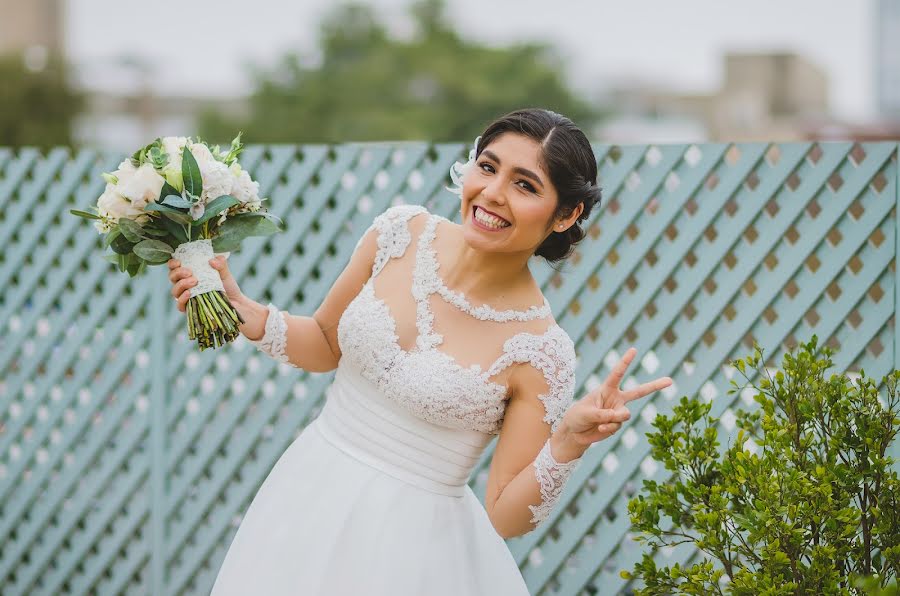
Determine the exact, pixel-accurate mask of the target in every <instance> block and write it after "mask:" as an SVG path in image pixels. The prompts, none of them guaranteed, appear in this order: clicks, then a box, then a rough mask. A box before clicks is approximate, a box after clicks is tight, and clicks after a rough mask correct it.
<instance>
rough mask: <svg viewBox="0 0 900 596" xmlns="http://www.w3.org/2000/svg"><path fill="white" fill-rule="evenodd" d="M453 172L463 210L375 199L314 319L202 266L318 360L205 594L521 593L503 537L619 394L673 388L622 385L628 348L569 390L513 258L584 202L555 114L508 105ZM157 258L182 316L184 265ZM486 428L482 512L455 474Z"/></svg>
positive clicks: (274, 334) (561, 247)
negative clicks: (309, 405)
mask: <svg viewBox="0 0 900 596" xmlns="http://www.w3.org/2000/svg"><path fill="white" fill-rule="evenodd" d="M454 174H457V175H461V182H462V185H461V188H457V191H458V192H459V194H460V197H461V204H460V214H461V223H459V224H456V223H453V222H451V221H449V220H447V219H444V218H443V217H440V216H438V215H435V214H432V213H429V212H428V211H426V209H424V208H423V207H419V206H411V205H402V206H395V207H391V208H389V209H387V210H386V211H385V212H384V213H382V214H380V215H379V216H378V217H376V218H375V221H374V223H373V224H372V225H371V227H370V228H369V229H368V230H367V231H366V232H365V234H364V235H363V236H362V238H360V240H359V242H358V244H357V246H356V249H355V251H354V252H353V255H352V257H351V258H350V261H349V263H348V264H347V266H346V268H345V269H344V271H343V272H342V273H341V274H340V276H339V277H338V278H337V280H336V281H335V283H334V286H333V287H332V288H331V290H330V291H329V293H328V295H327V296H326V297H325V299H324V301H323V302H322V304H321V306H320V307H319V308H318V310H316V312H315V313H314V314H313V315H312V316H298V315H292V314H288V313H286V312H283V311H281V310H279V309H278V308H277V307H276V306H275V305H273V304H271V303H270V304H268V305H265V306H264V305H262V304H260V303H257V302H254V301H253V300H251V299H249V298H247V297H246V296H244V295H243V294H242V293H241V291H240V289H239V287H238V284H237V282H236V281H235V279H234V278H233V277H232V275H231V273H230V272H229V270H228V265H227V261H226V260H225V258H224V257H223V256H218V257H216V258H215V259H212V260H211V261H210V263H211V265H212V266H213V267H214V268H215V269H217V270H218V272H219V274H220V275H221V277H222V281H223V283H224V286H225V291H226V293H227V295H228V298H229V299H230V300H231V302H232V304H234V306H235V308H236V309H237V310H238V311H239V312H240V314H241V316H242V317H243V319H244V321H246V322H245V323H244V324H243V325H242V326H241V328H240V330H241V333H242V334H244V335H245V336H246V337H247V339H249V340H250V341H251V342H252V343H254V344H255V345H256V347H257V348H258V349H259V350H261V351H263V352H265V353H266V354H268V355H270V356H271V357H273V358H275V359H277V360H279V361H281V362H286V363H288V364H290V365H292V366H295V367H298V368H302V369H304V370H307V371H318V372H324V371H331V370H335V369H336V373H335V377H334V382H333V383H332V385H331V386H330V387H329V389H328V391H327V394H326V401H325V406H324V408H323V409H322V412H321V414H320V415H319V416H318V418H316V420H315V421H313V422H312V423H311V424H309V425H308V426H307V427H306V428H305V429H304V430H303V432H302V433H300V435H299V436H298V437H297V438H296V439H295V440H294V442H293V443H291V445H290V446H289V447H288V448H287V450H286V451H285V452H284V454H283V455H282V456H281V457H280V458H279V460H278V461H277V462H276V463H275V465H274V467H273V468H272V470H271V471H270V472H269V475H268V476H267V477H266V479H265V481H264V482H263V484H262V486H261V487H260V489H259V492H258V493H257V494H256V496H255V497H254V499H253V501H252V503H251V504H250V506H249V508H248V509H247V511H246V514H245V515H244V517H243V520H242V522H241V525H240V527H239V528H238V531H237V533H236V534H235V536H234V540H233V542H232V543H231V546H230V548H229V550H228V552H227V554H226V556H225V559H224V561H223V563H222V566H221V568H220V570H219V573H218V576H217V578H216V581H215V585H214V586H213V590H212V593H213V594H215V595H217V596H218V595H226V594H241V595H247V594H265V595H267V596H275V595H282V594H369V595H380V594H383V595H388V594H390V595H392V596H393V595H419V594H430V595H435V594H439V595H448V596H449V595H452V596H459V595H463V594H484V595H491V596H494V595H507V594H514V595H515V594H527V593H528V590H527V588H526V586H525V583H524V581H523V579H522V576H521V573H520V572H519V569H518V567H517V566H516V563H515V561H514V559H513V557H512V555H511V554H510V552H509V550H508V548H507V546H506V543H505V542H504V539H505V538H510V537H513V536H519V535H521V534H525V533H526V532H529V531H531V530H532V529H534V528H535V527H536V526H537V525H538V524H540V523H542V522H543V521H544V520H546V519H547V517H548V515H549V513H550V510H551V509H552V508H553V506H554V504H555V503H556V501H557V500H558V498H559V495H560V492H561V491H562V488H563V485H564V484H565V482H566V480H567V478H568V477H569V475H570V474H571V472H572V470H573V468H574V467H575V466H576V465H577V464H578V462H579V460H580V458H581V456H582V454H583V453H584V452H585V450H586V449H587V448H588V447H589V446H590V445H591V444H592V443H594V442H596V441H600V440H602V439H605V438H607V437H609V436H610V435H612V434H613V433H615V432H616V431H617V430H618V429H619V427H620V426H621V424H622V422H624V421H625V420H627V419H628V418H629V412H628V410H627V409H626V407H625V405H626V404H627V403H628V402H629V401H631V400H634V399H638V398H640V397H643V396H646V395H648V394H650V393H652V392H654V391H658V390H660V389H663V388H665V387H668V386H669V385H670V384H671V383H672V380H671V379H670V378H669V377H662V378H659V379H656V380H654V381H651V382H648V383H644V384H642V385H639V386H638V387H636V388H634V389H632V390H630V391H623V390H621V389H620V388H619V385H620V383H621V381H622V378H623V376H624V374H625V371H626V369H627V368H628V366H629V364H630V363H631V362H632V360H633V359H634V357H635V354H636V350H635V349H634V348H630V349H629V350H628V351H627V352H626V353H625V355H624V356H623V357H622V359H621V361H620V362H619V363H618V364H617V365H616V366H615V368H614V369H613V370H612V372H611V373H610V375H609V377H608V378H607V379H606V381H605V382H604V383H603V384H602V385H601V386H599V387H598V388H597V389H595V390H594V391H592V392H590V393H588V394H587V395H585V396H584V397H583V398H582V399H580V400H578V401H575V402H573V399H572V398H573V393H574V389H575V388H574V379H575V376H574V366H575V350H574V345H573V343H572V340H571V339H570V338H569V336H568V335H567V334H566V332H565V331H563V329H562V328H561V327H560V326H558V325H557V324H556V322H555V320H554V319H553V316H552V314H551V312H550V305H549V304H548V302H547V300H546V299H545V298H544V297H543V295H542V293H541V290H540V287H539V286H538V285H537V283H536V282H535V280H534V277H533V276H532V274H531V272H530V271H529V268H528V261H529V259H530V258H531V257H532V256H533V255H537V256H540V257H544V258H545V259H547V260H548V261H558V260H560V259H563V258H565V257H566V256H567V255H568V254H569V253H570V252H571V249H572V246H573V245H574V244H575V243H576V242H578V241H580V240H581V239H582V238H583V237H584V232H583V230H582V229H581V228H580V222H582V221H583V220H584V219H586V218H587V217H588V215H589V214H590V211H591V208H592V207H593V206H594V205H595V204H596V203H597V202H598V201H599V200H600V188H599V187H598V185H597V162H596V160H595V157H594V154H593V152H592V150H591V146H590V144H589V143H588V140H587V138H586V137H585V135H584V134H583V133H582V132H581V131H580V130H579V129H578V128H577V127H576V126H575V125H574V124H573V123H572V122H571V121H570V120H569V119H567V118H565V117H563V116H560V115H559V114H556V113H554V112H550V111H547V110H541V109H526V110H519V111H516V112H512V113H510V114H507V115H505V116H503V117H501V118H499V119H498V120H496V121H494V122H493V123H491V124H490V125H489V126H488V127H487V129H486V130H485V131H484V133H483V134H482V135H481V137H479V139H478V140H477V141H476V147H475V149H474V150H473V155H471V156H470V162H469V163H468V164H466V165H465V166H463V167H462V168H457V169H455V170H454ZM454 179H455V180H456V179H457V176H456V175H455V176H454ZM169 268H170V274H169V278H170V280H171V281H172V283H173V284H174V286H173V288H172V295H173V296H174V297H175V298H176V300H177V302H178V309H179V310H181V311H184V309H185V305H186V303H187V300H188V298H189V297H190V292H189V288H190V287H192V286H193V285H194V284H195V283H196V279H195V278H194V277H193V276H192V272H191V271H190V270H189V269H187V268H185V267H181V266H180V263H179V262H178V261H175V260H170V261H169ZM494 435H499V438H498V441H497V445H496V450H495V452H494V455H493V459H492V461H491V466H490V472H489V476H488V484H487V489H486V493H485V500H484V507H482V505H481V503H480V502H479V501H478V499H477V498H476V496H475V495H474V493H473V492H472V490H471V489H470V488H469V486H468V485H467V481H468V479H469V474H470V472H471V471H472V469H473V467H474V466H475V465H476V464H477V462H478V459H479V455H480V454H481V452H482V451H483V450H484V448H485V447H486V446H487V444H488V443H489V442H490V440H491V439H492V438H493V436H494Z"/></svg>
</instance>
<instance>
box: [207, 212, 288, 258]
mask: <svg viewBox="0 0 900 596" xmlns="http://www.w3.org/2000/svg"><path fill="white" fill-rule="evenodd" d="M248 216H253V217H248ZM279 231H280V230H279V228H278V226H276V225H275V224H274V223H273V222H272V221H271V220H270V219H268V218H266V217H262V216H258V215H257V214H255V213H242V214H241V215H240V217H239V216H235V217H232V218H230V219H227V220H225V223H224V224H222V226H221V227H220V228H219V235H218V236H216V237H215V238H213V241H212V245H213V250H214V251H216V252H230V251H233V250H237V249H238V248H239V247H240V245H241V241H242V240H243V239H244V238H247V237H249V236H270V235H272V234H275V233H276V232H279Z"/></svg>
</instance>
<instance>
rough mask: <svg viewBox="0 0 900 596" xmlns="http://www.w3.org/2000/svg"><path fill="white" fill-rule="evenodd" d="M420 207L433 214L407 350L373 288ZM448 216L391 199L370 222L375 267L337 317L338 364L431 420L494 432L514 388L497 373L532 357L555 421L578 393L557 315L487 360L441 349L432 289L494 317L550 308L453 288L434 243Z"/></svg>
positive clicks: (480, 315)
mask: <svg viewBox="0 0 900 596" xmlns="http://www.w3.org/2000/svg"><path fill="white" fill-rule="evenodd" d="M419 214H427V219H426V221H425V225H424V228H423V230H422V232H421V233H420V236H419V239H418V242H417V243H416V255H415V261H414V266H413V272H412V286H411V288H410V292H411V294H412V296H413V298H414V299H415V305H416V327H417V330H418V335H417V337H416V342H415V345H414V346H413V347H412V348H411V349H409V350H404V349H403V348H401V346H400V343H399V342H398V335H397V330H396V322H395V320H394V318H393V316H392V314H391V311H390V308H389V307H388V306H387V304H386V303H385V302H384V301H383V300H381V299H380V298H379V297H378V296H377V295H376V293H375V287H374V280H375V279H376V277H377V276H378V275H379V273H380V272H381V271H382V270H383V269H384V267H385V266H386V265H387V264H388V263H389V261H390V260H391V259H396V258H399V257H402V256H403V255H404V253H405V252H406V249H407V247H408V246H409V244H410V242H411V239H412V238H411V233H410V227H409V221H410V219H412V218H413V217H414V216H416V215H419ZM442 219H443V218H441V217H440V216H438V215H434V214H430V213H428V212H427V211H426V210H425V209H424V208H423V207H419V206H412V205H403V206H396V207H391V208H390V209H388V210H387V211H385V212H384V213H382V214H381V215H379V216H378V217H376V219H375V221H374V222H373V224H372V227H371V228H370V230H372V229H374V230H375V232H376V233H377V240H376V241H377V246H378V248H377V251H376V256H375V262H374V264H373V267H372V275H371V277H370V278H369V280H368V281H367V282H366V283H365V285H364V286H363V288H362V290H361V291H360V292H359V294H358V295H357V296H356V297H355V298H354V299H353V300H352V301H351V302H350V304H349V305H348V306H347V308H346V309H345V311H344V313H343V315H342V316H341V319H340V321H339V323H338V330H337V331H338V341H339V344H340V348H341V352H342V357H341V365H340V366H341V367H344V366H350V367H353V368H354V369H356V371H357V372H358V373H359V374H360V375H361V376H362V377H364V378H366V379H368V380H369V381H371V382H372V383H373V384H374V385H375V386H377V387H378V389H379V390H380V391H381V393H382V394H383V396H384V397H385V398H387V399H389V400H391V401H392V402H394V403H395V404H397V405H399V406H401V407H403V408H405V409H406V410H408V411H409V412H411V413H412V414H413V415H415V416H417V417H419V418H421V419H423V420H425V421H427V422H431V423H434V424H438V425H441V426H446V427H449V428H455V429H461V430H472V431H480V432H483V433H491V434H495V433H497V432H499V430H500V427H501V425H502V422H503V415H504V411H505V408H506V403H507V402H506V400H507V394H508V391H507V387H506V386H505V385H503V384H500V383H498V382H495V381H494V380H492V379H495V378H496V375H497V374H498V373H499V372H501V371H503V370H504V369H506V368H507V367H509V366H511V365H513V364H517V363H526V364H529V365H531V366H533V367H534V368H535V369H537V370H539V371H540V372H541V373H542V375H543V377H544V379H545V381H546V384H547V388H548V389H547V391H545V392H544V393H542V394H541V395H538V398H539V399H540V400H541V402H542V403H543V404H544V409H545V413H546V415H545V417H544V420H545V421H546V422H547V423H549V424H550V425H551V428H553V429H555V428H556V426H557V424H558V423H559V421H560V419H561V418H562V415H563V414H564V413H565V411H566V409H567V408H568V406H569V404H570V403H571V400H572V397H573V393H574V365H575V350H574V345H573V343H572V340H571V339H570V338H569V336H568V334H567V333H566V332H565V331H564V330H563V329H562V328H561V327H559V325H557V324H556V323H552V324H551V325H550V326H549V327H548V328H547V329H546V331H545V332H543V333H528V332H524V333H523V332H519V333H510V335H509V337H508V338H506V339H505V341H504V342H503V348H502V352H501V354H500V356H499V357H498V358H497V359H496V360H494V361H493V363H491V365H490V366H488V367H482V366H481V365H478V364H474V365H470V366H463V365H460V364H459V363H458V362H457V361H456V360H455V359H454V358H453V357H452V356H450V355H449V354H447V353H444V352H442V351H440V350H439V349H438V346H439V345H440V344H441V343H442V341H443V337H442V336H441V334H440V333H437V332H436V331H435V326H434V314H433V312H432V309H431V307H430V306H429V299H430V297H431V296H432V295H438V296H440V297H441V298H442V299H443V300H445V301H446V302H448V303H449V304H452V305H453V306H455V307H457V308H458V309H459V310H461V311H463V312H465V313H466V314H467V315H469V316H472V317H475V318H476V319H479V320H484V321H492V322H493V323H504V322H510V321H530V320H535V319H542V318H548V317H549V316H550V308H549V304H548V303H547V301H546V299H545V300H544V304H543V305H542V306H533V307H531V308H529V309H527V310H521V311H519V310H495V309H493V308H491V307H490V306H487V305H482V306H473V305H472V304H470V303H469V301H468V300H467V298H466V297H465V296H464V295H463V294H461V293H459V292H455V291H453V290H451V289H450V288H448V287H447V286H446V285H445V284H444V283H443V281H442V280H441V279H440V276H439V275H438V265H437V260H436V255H435V252H434V249H433V247H432V242H433V240H434V237H435V231H436V228H437V225H438V223H439V221H440V220H442ZM367 233H368V231H367Z"/></svg>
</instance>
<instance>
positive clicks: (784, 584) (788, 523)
mask: <svg viewBox="0 0 900 596" xmlns="http://www.w3.org/2000/svg"><path fill="white" fill-rule="evenodd" d="M816 341H817V338H816V336H815V335H814V336H813V337H812V340H811V341H810V342H809V343H808V344H805V345H801V346H800V349H799V351H798V352H797V353H796V355H794V354H793V353H789V354H786V355H785V356H784V361H783V364H782V368H783V370H779V371H777V372H776V373H775V375H774V377H772V376H771V374H770V373H769V371H768V369H764V368H760V367H761V365H760V363H761V362H765V360H764V359H763V357H762V351H761V350H760V348H759V347H758V346H756V347H755V350H754V354H753V356H750V357H747V358H746V359H741V360H735V361H733V362H732V363H731V364H732V365H733V366H735V367H736V368H737V370H738V371H740V372H741V374H742V375H743V376H744V378H745V379H746V381H747V383H746V384H745V385H744V386H743V387H738V384H737V383H736V382H735V381H734V380H732V381H731V385H732V386H733V389H731V390H729V391H728V393H729V394H733V393H735V392H738V391H743V390H749V391H755V397H754V399H755V401H756V403H757V404H759V407H757V408H753V409H752V411H745V410H739V411H738V412H737V415H736V417H737V436H736V438H734V440H733V442H731V441H729V444H728V445H727V446H723V445H720V442H719V437H718V434H719V433H718V430H717V424H718V419H717V418H714V417H713V416H711V415H710V411H711V406H712V404H711V403H704V402H702V401H699V400H697V399H693V400H691V399H688V398H687V397H683V398H682V399H681V401H680V403H679V404H678V405H677V406H676V407H675V408H674V412H673V415H672V416H663V415H660V416H657V418H656V421H655V422H654V427H655V428H656V430H655V432H652V433H650V434H649V435H648V438H649V441H650V445H651V446H652V457H653V458H655V459H656V460H658V461H659V462H661V463H663V464H664V465H665V468H666V470H669V471H671V472H672V473H673V476H672V478H671V480H670V481H668V482H664V483H657V482H653V481H645V482H644V486H643V491H642V492H641V493H639V494H638V495H637V496H636V497H635V498H634V499H632V500H631V502H630V503H629V506H628V510H629V513H630V517H631V521H632V523H633V524H634V526H635V529H636V531H637V532H638V535H637V537H636V539H637V540H638V541H640V542H642V543H644V544H646V545H648V546H650V547H651V548H650V549H649V550H650V552H645V553H644V556H643V560H642V561H640V562H639V563H637V564H636V565H635V567H634V569H633V570H632V571H631V572H628V571H623V572H622V576H623V577H625V578H635V579H639V580H641V581H642V582H643V584H644V587H642V588H641V589H639V590H637V592H638V593H639V594H673V593H685V594H748V595H749V594H753V595H776V594H777V595H782V594H816V595H818V594H859V593H866V592H869V593H877V594H890V593H894V594H896V585H897V584H896V581H897V578H898V575H900V481H898V476H897V472H896V470H895V469H894V468H893V460H892V459H891V458H890V457H889V455H888V449H889V447H890V445H891V442H892V441H893V440H894V438H895V437H896V436H897V432H898V430H900V408H898V404H900V399H898V393H897V383H898V380H900V371H897V370H895V371H893V372H892V373H891V374H889V375H887V376H885V377H884V378H883V379H882V383H883V384H884V386H885V387H886V390H887V395H886V396H885V397H881V396H879V394H878V384H876V383H875V382H873V381H872V380H871V379H870V378H867V377H866V376H865V371H864V370H863V371H860V376H859V378H857V379H856V380H855V381H851V380H850V379H849V378H848V377H847V376H845V375H843V374H832V375H831V376H830V377H829V378H826V376H825V372H826V370H827V369H829V368H830V367H831V366H832V364H833V363H832V361H831V359H830V356H831V355H832V353H833V352H832V350H830V349H829V348H828V347H827V346H822V347H821V348H819V350H817V349H816ZM750 369H756V372H755V373H752V371H750ZM748 372H750V373H752V374H749V375H748ZM755 379H758V380H759V382H758V385H757V384H754V380H755ZM745 388H746V389H745ZM751 439H752V441H753V442H754V443H755V445H756V446H757V447H756V448H753V443H749V442H748V441H749V440H751ZM681 544H686V545H689V546H692V547H694V548H696V549H697V550H698V551H699V552H698V553H697V554H698V555H699V556H697V557H696V559H695V562H692V563H688V564H685V565H679V564H677V563H675V564H672V565H671V566H670V567H659V566H658V565H657V561H656V560H655V559H654V556H653V555H654V553H655V551H656V550H657V549H658V548H661V547H676V546H678V545H681ZM682 548H687V547H682Z"/></svg>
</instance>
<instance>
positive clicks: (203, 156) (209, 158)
mask: <svg viewBox="0 0 900 596" xmlns="http://www.w3.org/2000/svg"><path fill="white" fill-rule="evenodd" d="M191 153H192V154H193V155H194V159H196V160H197V165H199V166H200V167H201V168H202V167H203V164H208V163H210V162H213V161H216V158H215V157H213V154H212V151H210V150H209V147H207V146H206V145H204V144H203V143H191Z"/></svg>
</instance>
